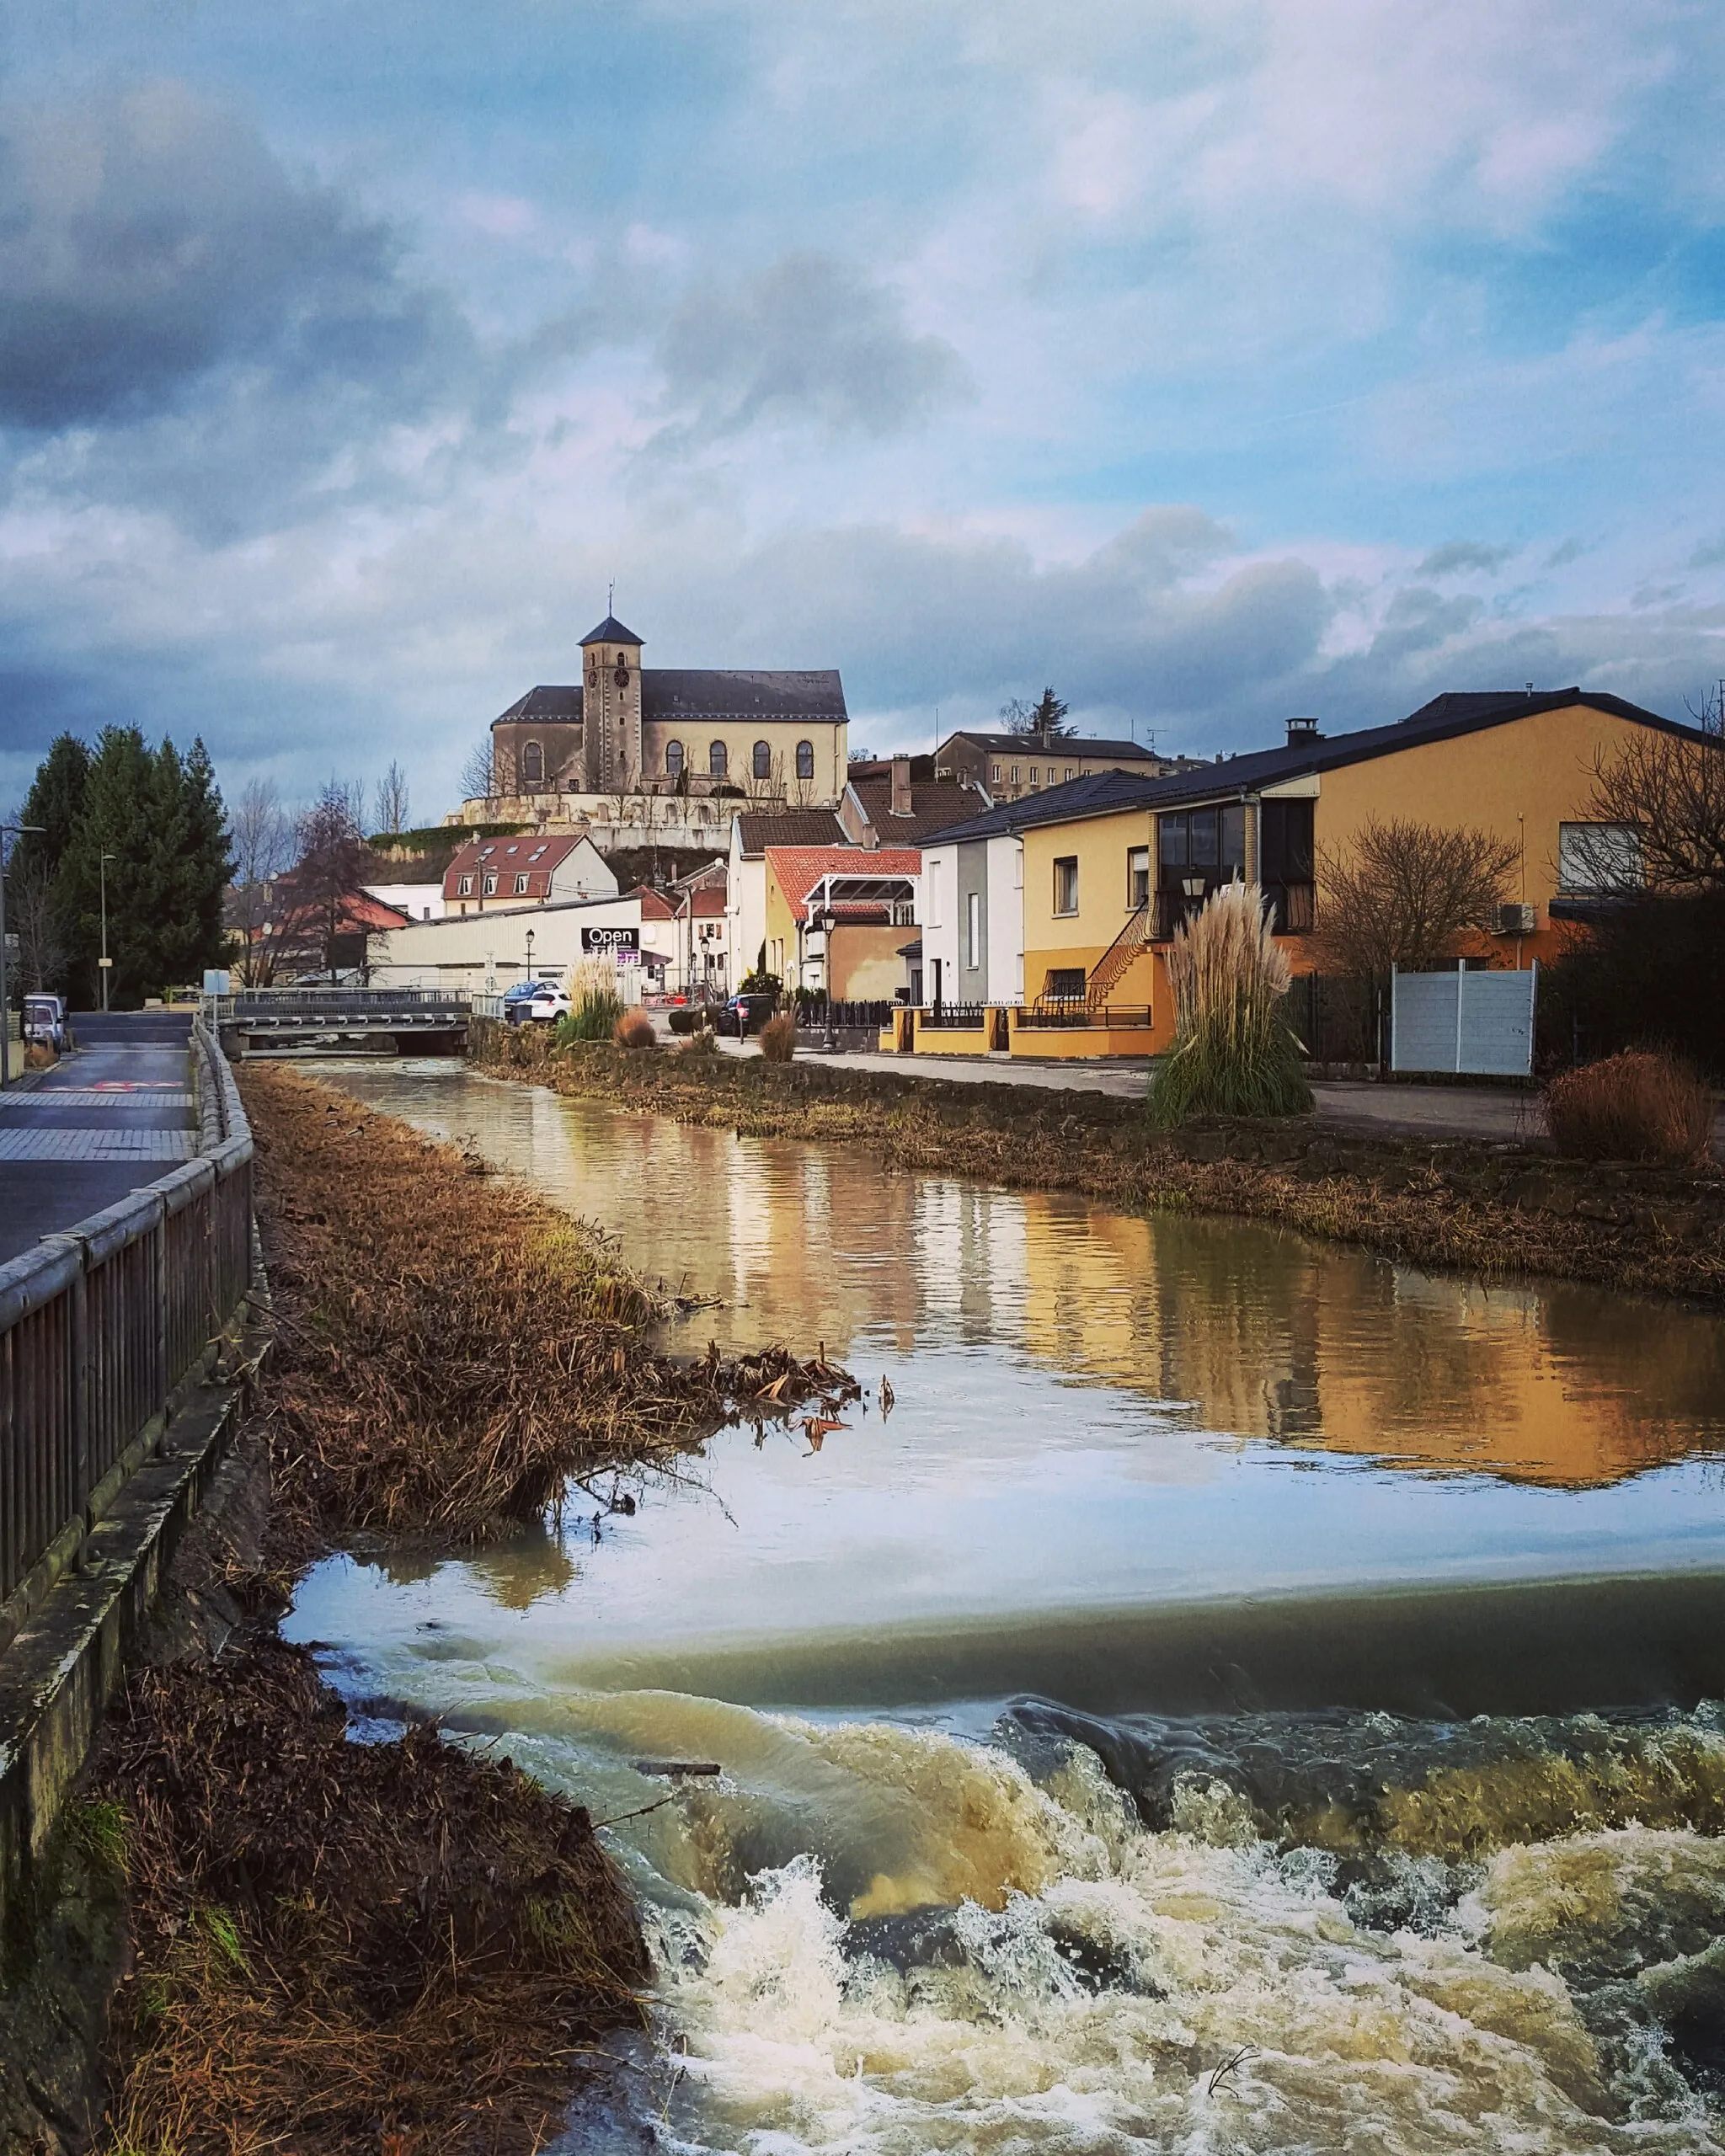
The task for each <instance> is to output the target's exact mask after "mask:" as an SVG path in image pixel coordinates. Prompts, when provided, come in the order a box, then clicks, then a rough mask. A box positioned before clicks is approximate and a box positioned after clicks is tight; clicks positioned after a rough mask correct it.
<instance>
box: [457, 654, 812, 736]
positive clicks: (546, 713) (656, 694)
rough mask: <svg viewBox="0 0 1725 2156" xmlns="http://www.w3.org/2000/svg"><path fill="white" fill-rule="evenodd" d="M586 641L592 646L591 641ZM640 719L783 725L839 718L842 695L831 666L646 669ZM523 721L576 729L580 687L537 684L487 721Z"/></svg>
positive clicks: (663, 667)
mask: <svg viewBox="0 0 1725 2156" xmlns="http://www.w3.org/2000/svg"><path fill="white" fill-rule="evenodd" d="M595 634H596V632H595ZM588 641H589V642H590V643H591V642H592V638H589V639H588ZM613 641H616V639H613ZM641 716H642V717H643V718H653V719H660V720H670V721H678V720H680V721H682V722H685V723H692V722H694V721H696V720H698V719H703V718H741V719H763V720H767V719H777V720H778V721H779V722H780V723H782V724H787V725H788V724H791V723H794V722H795V721H796V720H798V719H805V718H806V719H814V718H824V719H841V718H844V717H845V716H846V712H845V692H844V690H843V688H842V687H841V685H840V681H839V677H838V671H837V670H836V668H834V667H824V668H819V669H815V670H812V671H804V672H801V673H778V674H760V673H750V672H745V671H744V670H741V669H740V668H735V667H731V668H726V667H711V666H644V667H643V668H642V669H641ZM524 718H538V719H553V720H558V721H561V722H562V723H565V724H568V725H571V726H579V724H580V723H581V691H580V687H579V684H575V683H562V684H559V683H555V682H541V683H540V684H539V685H538V686H537V687H536V688H531V689H529V690H528V691H527V693H526V696H517V697H516V699H515V702H513V703H512V704H511V705H510V707H509V709H508V710H507V711H505V712H499V713H498V715H497V717H496V718H494V720H493V721H492V722H491V723H492V724H493V725H494V726H501V725H502V724H503V723H505V720H515V719H524Z"/></svg>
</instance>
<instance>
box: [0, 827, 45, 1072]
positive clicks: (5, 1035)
mask: <svg viewBox="0 0 1725 2156" xmlns="http://www.w3.org/2000/svg"><path fill="white" fill-rule="evenodd" d="M26 831H28V832H29V835H30V836H31V837H32V838H37V839H40V838H45V837H46V835H47V834H46V832H45V831H44V830H43V829H42V826H41V825H40V824H0V1090H3V1089H4V1087H5V1086H7V1085H8V1083H9V1081H10V1080H11V1077H12V1006H11V1003H10V1001H9V1000H8V991H7V986H6V838H7V834H8V832H10V833H11V835H12V836H13V838H15V839H16V838H22V837H23V836H24V833H25V832H26ZM19 955H20V956H22V953H20V954H19ZM23 1031H24V1028H23V1027H21V1026H20V1027H19V1035H20V1037H21V1036H22V1034H23Z"/></svg>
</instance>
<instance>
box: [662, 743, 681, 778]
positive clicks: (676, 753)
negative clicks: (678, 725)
mask: <svg viewBox="0 0 1725 2156" xmlns="http://www.w3.org/2000/svg"><path fill="white" fill-rule="evenodd" d="M682 775H683V744H682V743H681V741H667V742H666V743H665V776H666V777H667V778H681V776H682Z"/></svg>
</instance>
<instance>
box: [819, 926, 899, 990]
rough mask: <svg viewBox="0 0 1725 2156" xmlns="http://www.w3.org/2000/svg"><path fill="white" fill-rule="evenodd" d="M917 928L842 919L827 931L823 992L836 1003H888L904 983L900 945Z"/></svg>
mask: <svg viewBox="0 0 1725 2156" xmlns="http://www.w3.org/2000/svg"><path fill="white" fill-rule="evenodd" d="M915 934H916V931H915V930H914V929H911V928H888V927H879V928H876V927H871V926H868V924H867V923H865V922H863V921H845V922H841V923H840V924H839V926H837V927H836V928H830V929H829V930H828V931H827V933H826V942H827V961H826V983H827V986H826V992H827V994H828V995H830V997H831V998H832V1000H833V1001H834V1002H835V1003H889V1002H890V1001H892V999H893V997H894V996H895V995H896V994H897V993H898V991H899V990H900V989H901V988H902V987H903V986H904V985H905V962H904V960H903V959H902V958H900V956H899V947H900V944H902V943H907V942H909V941H910V939H911V937H912V936H914V935H915Z"/></svg>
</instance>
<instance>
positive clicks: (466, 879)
mask: <svg viewBox="0 0 1725 2156" xmlns="http://www.w3.org/2000/svg"><path fill="white" fill-rule="evenodd" d="M460 896H461V897H462V898H464V899H470V898H472V897H473V878H472V877H471V876H463V877H462V882H461V891H460Z"/></svg>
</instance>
